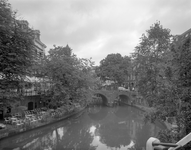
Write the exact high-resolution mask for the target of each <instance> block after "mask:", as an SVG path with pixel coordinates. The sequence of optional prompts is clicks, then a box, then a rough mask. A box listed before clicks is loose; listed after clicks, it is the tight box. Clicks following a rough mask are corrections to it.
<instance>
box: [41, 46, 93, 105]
mask: <svg viewBox="0 0 191 150" xmlns="http://www.w3.org/2000/svg"><path fill="white" fill-rule="evenodd" d="M92 65H93V63H92V62H91V60H88V59H79V58H77V57H76V55H74V54H72V49H71V48H70V47H69V46H68V45H67V46H66V47H62V46H54V48H53V49H50V51H49V55H47V57H46V58H45V60H44V62H43V66H42V68H41V71H42V74H43V75H44V76H45V77H47V78H48V79H49V82H51V83H52V89H51V95H50V96H51V97H52V103H54V104H56V103H58V104H64V103H65V104H71V103H73V102H76V101H81V100H82V99H85V94H86V92H87V89H88V88H89V86H90V85H91V84H92Z"/></svg>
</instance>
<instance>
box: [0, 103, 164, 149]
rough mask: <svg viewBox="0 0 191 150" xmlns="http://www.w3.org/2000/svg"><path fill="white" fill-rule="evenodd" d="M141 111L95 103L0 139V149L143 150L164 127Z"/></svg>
mask: <svg viewBox="0 0 191 150" xmlns="http://www.w3.org/2000/svg"><path fill="white" fill-rule="evenodd" d="M142 114H143V112H142V111H141V110H139V109H137V108H134V107H129V106H119V107H115V108H109V107H102V106H96V107H94V106H92V107H89V108H87V109H86V110H85V111H84V112H83V114H81V115H77V116H74V117H72V118H70V119H68V120H65V121H62V122H58V123H55V124H53V125H49V126H47V127H43V128H40V129H36V130H33V131H30V132H27V133H24V134H21V135H17V136H14V137H12V138H7V139H4V140H1V141H0V149H2V150H5V149H17V150H19V149H25V150H29V149H30V150H33V149H34V150H35V149H39V150H41V149H42V150H45V149H46V150H63V149H84V150H102V149H104V150H106V149H120V150H121V149H122V150H123V149H125V150H127V149H129V150H130V149H131V150H134V149H136V150H142V149H144V147H145V144H146V140H147V139H148V138H149V137H151V136H156V134H157V133H158V131H159V130H160V128H161V127H163V126H162V124H161V123H160V124H159V123H158V124H159V126H158V125H157V124H156V125H155V124H152V123H147V124H145V123H144V122H143V118H142ZM10 142H11V144H10Z"/></svg>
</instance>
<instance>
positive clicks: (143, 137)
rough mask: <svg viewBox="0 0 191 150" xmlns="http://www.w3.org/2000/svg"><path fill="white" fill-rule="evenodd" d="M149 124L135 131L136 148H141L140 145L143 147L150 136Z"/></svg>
mask: <svg viewBox="0 0 191 150" xmlns="http://www.w3.org/2000/svg"><path fill="white" fill-rule="evenodd" d="M150 129H151V124H145V125H144V126H143V127H142V128H141V129H139V130H138V131H137V135H136V137H137V139H136V145H135V147H136V150H142V147H145V144H146V142H147V140H148V139H149V138H150V136H151V134H150V133H151V131H150Z"/></svg>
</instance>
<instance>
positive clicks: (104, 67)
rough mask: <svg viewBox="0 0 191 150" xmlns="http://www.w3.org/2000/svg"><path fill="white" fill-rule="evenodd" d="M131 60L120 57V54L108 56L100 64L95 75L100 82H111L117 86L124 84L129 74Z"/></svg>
mask: <svg viewBox="0 0 191 150" xmlns="http://www.w3.org/2000/svg"><path fill="white" fill-rule="evenodd" d="M130 67H131V60H130V58H129V57H128V56H125V57H122V56H121V54H119V53H117V54H109V55H107V57H106V58H105V59H103V60H101V62H100V66H99V67H98V68H97V70H96V73H97V75H98V76H99V77H100V78H101V80H103V81H106V80H111V81H114V82H115V83H116V84H117V85H121V84H123V83H124V82H125V79H126V77H127V76H128V75H129V74H130V72H129V70H130Z"/></svg>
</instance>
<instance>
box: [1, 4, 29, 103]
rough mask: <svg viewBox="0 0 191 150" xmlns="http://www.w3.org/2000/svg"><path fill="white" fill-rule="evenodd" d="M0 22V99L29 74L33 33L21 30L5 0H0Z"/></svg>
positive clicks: (19, 86) (17, 87) (8, 94)
mask: <svg viewBox="0 0 191 150" xmlns="http://www.w3.org/2000/svg"><path fill="white" fill-rule="evenodd" d="M0 22H1V24H0V78H1V80H0V89H1V92H2V94H1V100H6V99H9V96H10V95H11V94H12V93H14V92H11V89H12V90H13V89H14V90H15V89H21V86H22V83H23V81H24V78H25V76H26V75H28V74H30V72H29V67H30V66H31V65H32V60H33V59H32V49H33V40H32V37H33V33H32V31H31V30H26V31H23V29H22V28H21V26H20V24H19V21H18V20H17V19H16V13H15V12H14V11H12V9H11V5H10V4H9V3H7V1H6V0H0ZM18 91H19V90H18ZM13 96H14V97H15V96H17V95H13ZM5 102H8V101H5Z"/></svg>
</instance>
